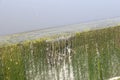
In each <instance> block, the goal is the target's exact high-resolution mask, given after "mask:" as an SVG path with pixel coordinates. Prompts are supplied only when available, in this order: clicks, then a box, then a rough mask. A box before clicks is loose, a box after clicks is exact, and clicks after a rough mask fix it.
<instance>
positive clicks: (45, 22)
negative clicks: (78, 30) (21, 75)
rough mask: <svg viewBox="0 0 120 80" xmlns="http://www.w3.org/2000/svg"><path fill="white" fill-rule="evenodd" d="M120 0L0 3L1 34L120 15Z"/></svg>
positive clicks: (16, 0) (10, 0)
mask: <svg viewBox="0 0 120 80" xmlns="http://www.w3.org/2000/svg"><path fill="white" fill-rule="evenodd" d="M119 4H120V1H119V0H0V35H6V34H13V33H19V32H25V31H31V30H38V29H41V28H48V27H53V26H58V27H59V26H61V25H68V24H76V23H84V22H90V21H96V20H101V19H109V18H114V17H118V16H120V8H119V7H120V5H119Z"/></svg>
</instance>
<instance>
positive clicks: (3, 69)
mask: <svg viewBox="0 0 120 80" xmlns="http://www.w3.org/2000/svg"><path fill="white" fill-rule="evenodd" d="M119 33H120V27H119V26H117V27H110V28H105V29H99V30H93V31H87V32H82V33H76V34H73V35H72V36H70V35H71V34H67V35H63V34H62V35H55V36H51V37H48V38H40V39H36V40H28V41H24V42H20V43H15V44H10V45H9V44H8V45H7V44H6V46H3V47H1V48H0V80H34V79H35V77H36V75H38V74H39V80H47V79H49V78H47V75H50V74H48V71H49V68H51V69H52V67H55V68H56V70H57V73H58V74H56V75H57V76H58V75H59V73H60V72H59V69H60V67H61V66H59V65H58V63H60V64H61V65H62V63H63V61H64V60H66V63H69V61H68V56H69V55H68V53H69V52H68V51H67V47H69V48H70V49H71V50H72V51H71V54H70V56H71V60H72V67H73V74H74V77H75V80H105V79H108V78H110V77H114V76H120V67H119V66H120V34H119ZM63 36H64V37H66V38H64V39H63V38H61V37H63ZM68 36H69V37H68ZM59 38H60V39H59ZM61 54H62V57H61ZM63 54H64V55H67V57H64V56H63ZM59 57H61V60H59V59H58V58H59ZM49 66H50V67H49ZM69 66H70V64H69ZM68 71H70V70H68ZM69 73H70V72H69ZM53 77H54V76H53ZM57 79H58V80H59V78H57Z"/></svg>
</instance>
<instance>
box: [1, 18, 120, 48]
mask: <svg viewBox="0 0 120 80" xmlns="http://www.w3.org/2000/svg"><path fill="white" fill-rule="evenodd" d="M118 25H120V17H118V18H113V19H106V20H100V21H93V22H88V23H82V24H74V25H66V26H60V27H52V28H45V29H40V30H36V31H29V32H23V33H17V34H12V35H6V36H0V47H2V46H4V45H7V44H13V43H20V42H23V41H25V40H34V39H38V38H43V37H44V38H48V37H51V36H55V35H58V34H59V35H60V34H67V33H76V32H82V31H89V30H94V29H101V28H106V27H112V26H118Z"/></svg>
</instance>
